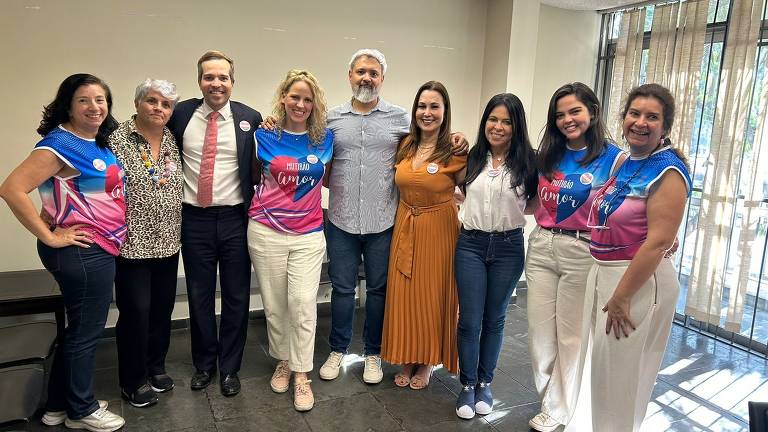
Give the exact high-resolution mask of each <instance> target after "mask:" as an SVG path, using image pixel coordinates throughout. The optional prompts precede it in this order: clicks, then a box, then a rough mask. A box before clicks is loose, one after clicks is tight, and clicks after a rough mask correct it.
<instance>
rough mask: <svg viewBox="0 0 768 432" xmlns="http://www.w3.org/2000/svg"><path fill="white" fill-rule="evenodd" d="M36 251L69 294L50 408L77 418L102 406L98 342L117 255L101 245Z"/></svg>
mask: <svg viewBox="0 0 768 432" xmlns="http://www.w3.org/2000/svg"><path fill="white" fill-rule="evenodd" d="M37 252H38V254H39V255H40V260H41V261H42V262H43V265H44V266H45V268H46V270H48V271H49V272H51V274H52V275H53V277H54V279H56V282H57V283H58V284H59V289H60V290H61V294H62V296H63V297H64V308H65V310H66V313H67V328H66V330H65V331H64V334H63V335H59V344H58V346H57V348H56V354H55V357H54V360H53V368H52V370H51V377H50V380H49V382H48V403H47V406H46V408H47V409H48V410H49V411H64V410H66V411H67V416H68V417H69V418H70V419H73V420H78V419H81V418H83V417H86V416H88V415H90V414H92V413H93V412H94V411H96V410H97V409H98V408H99V404H98V402H97V401H96V398H95V397H94V395H93V370H94V361H95V354H96V344H97V343H98V342H99V338H100V337H101V334H102V331H103V330H104V324H105V323H106V322H107V312H109V304H110V303H111V302H112V282H113V281H114V279H115V257H114V256H112V255H110V254H108V253H107V252H105V251H104V249H102V248H100V247H99V246H97V245H96V244H93V245H91V247H90V248H81V247H79V246H68V247H64V248H60V249H56V248H51V247H48V246H46V245H45V244H44V243H42V242H40V241H38V242H37Z"/></svg>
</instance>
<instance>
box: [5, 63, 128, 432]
mask: <svg viewBox="0 0 768 432" xmlns="http://www.w3.org/2000/svg"><path fill="white" fill-rule="evenodd" d="M116 127H117V121H116V120H115V119H114V117H112V93H111V91H110V90H109V86H108V85H107V84H106V83H105V82H104V81H103V80H101V79H99V78H98V77H95V76H93V75H91V74H84V73H79V74H74V75H70V76H69V77H67V78H66V79H64V81H63V82H62V83H61V85H59V90H58V92H57V93H56V98H55V99H54V100H53V102H51V103H50V104H49V105H48V106H46V107H45V110H44V111H43V119H42V121H41V122H40V127H39V128H38V129H37V132H38V133H39V134H40V135H41V136H42V137H43V139H42V140H40V141H39V142H38V143H37V144H36V145H35V148H34V150H33V151H32V153H31V154H30V155H29V156H28V157H27V158H26V159H25V160H24V161H23V162H21V164H20V165H19V166H18V167H16V169H14V170H13V172H11V174H10V175H9V176H8V177H7V178H6V179H5V180H4V181H3V184H2V185H0V197H2V198H3V199H4V200H5V201H6V202H7V203H8V207H10V209H11V211H13V214H14V215H15V216H16V218H17V219H18V220H19V222H20V223H21V224H22V225H24V227H25V228H26V229H27V230H28V231H29V232H30V233H32V234H33V235H34V236H35V237H37V252H38V255H39V256H40V261H42V263H43V266H44V267H45V268H46V270H48V271H49V272H50V273H51V275H52V276H53V277H54V279H56V282H57V283H58V285H59V289H60V290H61V295H62V297H63V300H64V309H65V311H66V313H67V327H66V329H65V330H64V334H60V335H59V343H58V345H57V347H56V355H55V356H54V360H53V366H52V370H51V375H50V379H49V382H48V401H47V402H46V412H45V414H44V415H43V417H42V419H41V420H42V422H43V423H44V424H45V425H47V426H55V425H59V424H62V423H63V424H64V425H65V426H66V427H67V428H70V429H88V430H91V431H105V432H109V431H114V430H117V429H120V428H121V427H123V425H124V424H125V420H123V418H122V417H120V416H119V415H117V414H114V413H112V412H111V411H109V410H107V401H103V400H101V401H100V400H97V399H96V398H95V396H94V393H93V373H94V360H95V354H96V345H97V344H98V342H99V338H100V337H101V334H102V332H103V331H104V324H105V323H106V322H107V313H108V312H109V304H110V303H111V301H112V282H113V281H114V279H115V256H117V255H118V254H119V252H120V246H121V245H122V244H123V242H124V241H125V233H126V225H125V195H124V183H125V182H124V172H123V169H122V167H121V166H120V163H119V162H118V160H117V158H116V157H115V155H114V153H112V151H111V150H110V149H109V147H108V146H107V137H108V136H109V134H110V133H111V132H112V131H114V130H115V128H116ZM34 189H38V190H39V191H40V199H41V201H42V204H43V209H42V211H41V212H38V211H37V210H36V209H35V206H34V204H33V203H32V200H31V199H30V198H29V193H30V192H31V191H32V190H34Z"/></svg>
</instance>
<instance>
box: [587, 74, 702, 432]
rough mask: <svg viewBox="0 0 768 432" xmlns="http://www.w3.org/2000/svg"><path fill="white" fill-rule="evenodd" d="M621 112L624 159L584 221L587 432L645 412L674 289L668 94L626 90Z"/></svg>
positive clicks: (681, 194) (676, 218)
mask: <svg viewBox="0 0 768 432" xmlns="http://www.w3.org/2000/svg"><path fill="white" fill-rule="evenodd" d="M621 116H622V130H623V132H624V138H625V139H626V141H627V144H628V147H629V154H630V156H629V158H628V159H627V160H626V161H625V162H624V164H623V165H622V166H621V168H619V170H618V171H617V172H616V173H615V174H614V175H613V177H612V178H611V179H610V180H608V182H607V183H606V184H605V185H604V186H603V187H602V189H600V191H599V192H598V194H597V196H596V198H595V201H594V203H593V205H592V210H591V212H590V219H589V222H588V224H589V225H590V226H591V228H592V236H591V239H592V243H591V245H590V252H591V254H592V257H593V258H594V259H595V264H593V265H592V269H591V270H590V272H589V276H588V277H587V290H586V295H585V300H584V334H585V335H586V336H585V338H584V343H583V344H582V346H583V349H585V350H586V347H587V346H591V347H592V348H591V349H592V351H591V352H590V353H588V354H589V355H590V356H591V363H592V374H591V387H592V390H591V393H592V428H593V430H596V431H637V430H639V429H640V425H641V424H642V422H643V418H644V417H645V411H646V407H647V406H648V401H649V400H650V398H651V392H652V391H653V385H654V382H655V379H656V374H657V373H658V371H659V367H660V366H661V361H662V358H663V357H664V351H665V349H666V345H667V340H668V339H669V331H670V328H671V326H672V319H673V318H674V315H675V304H676V303H677V295H678V292H679V291H680V284H679V283H678V280H677V270H675V267H674V264H673V263H672V260H670V259H669V258H668V257H667V251H668V250H670V249H671V248H672V247H673V244H674V242H675V238H676V236H677V230H678V228H679V227H680V223H681V222H682V220H683V214H684V213H685V203H686V200H687V197H688V196H689V195H690V193H691V178H690V175H689V172H688V167H687V165H686V160H685V157H684V156H683V155H682V154H680V152H679V151H678V150H677V149H675V148H674V147H673V146H672V143H671V142H670V140H669V138H667V136H668V135H669V132H670V130H671V129H672V122H673V121H674V118H675V100H674V98H673V97H672V95H671V94H670V92H669V90H667V89H666V88H664V87H662V86H660V85H658V84H645V85H642V86H640V87H636V88H634V89H633V90H632V91H631V92H630V93H629V96H627V101H626V103H625V104H624V107H623V108H622V110H621ZM587 337H589V338H591V343H587V339H586V338H587ZM584 352H586V351H584Z"/></svg>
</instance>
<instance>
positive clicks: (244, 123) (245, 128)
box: [240, 120, 251, 132]
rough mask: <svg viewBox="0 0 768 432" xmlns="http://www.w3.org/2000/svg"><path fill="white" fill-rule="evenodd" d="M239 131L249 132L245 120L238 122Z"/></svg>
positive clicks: (248, 124)
mask: <svg viewBox="0 0 768 432" xmlns="http://www.w3.org/2000/svg"><path fill="white" fill-rule="evenodd" d="M240 130H241V131H243V132H248V131H249V130H251V124H250V123H248V122H247V121H245V120H243V121H241V122H240Z"/></svg>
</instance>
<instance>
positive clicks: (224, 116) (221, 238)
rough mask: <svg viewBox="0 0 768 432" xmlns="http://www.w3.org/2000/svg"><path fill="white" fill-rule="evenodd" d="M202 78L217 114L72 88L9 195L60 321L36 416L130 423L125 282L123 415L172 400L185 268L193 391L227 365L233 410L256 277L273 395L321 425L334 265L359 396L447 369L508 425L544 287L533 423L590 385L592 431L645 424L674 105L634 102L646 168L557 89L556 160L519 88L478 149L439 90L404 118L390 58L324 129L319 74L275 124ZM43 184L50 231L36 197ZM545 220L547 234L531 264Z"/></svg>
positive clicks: (588, 106) (635, 95)
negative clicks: (111, 372)
mask: <svg viewBox="0 0 768 432" xmlns="http://www.w3.org/2000/svg"><path fill="white" fill-rule="evenodd" d="M197 72H198V83H199V86H200V90H201V93H202V98H201V99H189V100H185V101H183V102H178V100H179V96H178V94H177V93H176V88H175V86H174V85H173V84H172V83H170V82H168V81H164V80H154V79H147V80H146V81H144V82H143V83H141V84H140V85H139V86H138V87H137V89H136V93H135V98H134V103H135V107H136V114H134V115H133V116H132V118H131V119H129V120H127V121H125V122H123V123H121V124H118V123H117V121H116V120H115V119H114V118H113V117H112V114H111V108H112V94H111V92H110V90H109V87H108V86H107V84H106V83H105V82H104V81H102V80H101V79H99V78H97V77H95V76H92V75H88V74H76V75H72V76H70V77H68V78H67V79H65V80H64V82H62V83H61V85H60V87H59V90H58V93H57V95H56V98H55V99H54V101H53V102H52V103H51V104H50V105H48V106H46V108H45V110H44V113H43V120H42V121H41V124H40V127H39V128H38V133H40V135H41V136H43V139H42V140H41V141H40V142H39V143H38V144H37V145H36V146H35V149H34V151H33V152H32V153H31V154H30V156H29V157H28V158H27V159H26V160H24V161H23V162H22V163H21V164H20V165H19V166H18V167H17V168H16V169H15V170H14V171H13V172H12V173H11V174H10V175H9V176H8V178H6V180H5V181H4V182H3V184H2V186H0V196H2V197H3V198H4V199H5V200H6V202H7V203H8V205H9V207H10V208H11V210H12V211H13V213H14V214H15V215H16V217H17V218H18V219H19V221H20V222H21V223H22V224H23V225H24V226H25V227H26V228H27V229H28V230H29V231H30V232H31V233H32V234H34V235H35V236H36V237H37V238H38V251H39V255H40V258H41V260H42V262H43V265H44V266H45V268H46V269H47V270H48V271H50V272H51V274H52V275H53V276H54V278H55V279H56V281H57V282H58V284H59V287H60V289H61V292H62V295H63V297H64V302H65V308H66V314H67V326H66V330H65V332H64V334H63V335H60V342H59V344H58V346H57V351H56V356H55V360H54V366H53V370H52V372H51V379H50V384H49V397H48V401H47V406H46V412H45V414H44V416H43V418H42V422H43V423H45V424H46V425H56V424H61V423H63V424H64V425H65V426H67V427H69V428H80V429H87V430H91V431H113V430H117V429H119V428H121V427H122V426H123V425H124V420H123V419H122V418H121V417H120V416H118V415H117V414H114V413H112V412H111V411H109V410H108V407H107V403H106V401H100V400H97V399H96V398H95V396H94V393H93V370H94V354H95V349H96V344H97V341H98V339H99V337H100V335H101V331H102V330H103V328H104V324H105V322H106V318H107V312H108V309H109V304H110V302H111V297H112V286H113V283H114V287H115V300H116V303H117V307H118V309H119V318H118V321H117V326H116V336H117V345H118V360H119V383H120V387H121V391H122V396H123V398H124V399H125V400H127V401H128V402H129V403H130V404H131V405H133V406H136V407H144V406H149V405H152V404H154V403H155V402H157V400H158V394H159V393H163V392H166V391H169V390H171V389H173V387H174V381H173V379H172V378H171V377H170V376H168V374H167V373H166V370H165V356H166V353H167V351H168V346H169V338H170V319H171V313H172V311H173V307H174V298H175V295H176V270H177V267H178V261H179V252H180V251H181V254H182V256H183V265H184V271H185V276H186V289H187V295H188V301H189V316H190V336H191V350H192V359H193V364H194V367H195V372H194V374H193V376H192V377H191V380H190V387H191V388H192V389H193V390H201V389H204V388H206V387H207V386H208V385H209V384H210V383H211V382H212V380H213V379H214V377H215V375H216V372H217V371H218V373H219V386H220V390H221V393H222V394H223V395H225V396H234V395H236V394H237V393H238V392H239V390H240V381H239V377H238V371H239V369H240V364H241V361H242V355H243V350H244V345H245V339H246V329H247V322H248V310H249V299H250V270H251V267H253V269H254V270H255V274H256V278H257V280H258V284H259V289H260V293H261V298H262V302H263V306H264V312H265V316H266V320H267V332H268V336H269V353H270V355H271V356H272V357H273V358H274V359H275V360H276V366H275V371H274V373H273V375H272V378H271V380H270V387H271V389H272V391H274V392H277V393H282V392H286V391H288V390H289V389H290V388H291V383H292V384H293V399H294V407H295V408H296V409H297V410H299V411H307V410H310V409H312V407H313V406H314V395H313V392H312V388H311V385H310V383H311V380H310V379H309V373H310V372H311V371H312V370H313V369H314V365H313V357H314V346H315V331H316V322H317V307H316V298H317V290H318V285H319V281H320V271H321V265H322V262H323V259H324V256H325V254H326V252H327V256H328V259H329V267H328V273H329V276H330V279H331V284H332V297H331V331H330V336H329V344H330V346H331V353H330V355H329V356H328V358H327V359H326V361H325V362H324V363H323V365H322V366H321V367H320V368H319V373H318V374H319V376H320V378H321V379H323V380H332V379H335V378H336V377H337V376H338V375H339V370H340V369H341V368H342V366H343V364H344V362H343V359H344V356H345V355H346V354H347V352H348V348H349V345H350V343H351V339H352V326H353V318H354V312H355V288H356V287H357V278H358V271H359V270H358V269H359V266H360V264H361V262H362V263H363V265H364V269H365V280H366V283H365V290H366V300H365V324H364V331H363V335H362V337H363V342H364V353H363V355H364V359H365V360H364V369H363V380H364V381H365V382H366V383H369V384H375V383H379V382H380V381H381V380H382V379H383V372H382V360H383V361H386V362H389V363H391V364H398V365H401V366H402V367H401V370H400V371H399V372H398V373H397V374H395V376H394V383H395V384H396V385H397V386H399V387H409V388H411V389H414V390H420V389H423V388H425V387H427V386H428V385H429V381H430V377H431V375H432V371H433V368H434V367H435V366H437V365H440V364H442V365H443V366H444V367H445V368H446V369H448V370H449V371H450V372H452V373H455V374H458V378H459V381H460V382H461V385H462V389H461V391H460V393H459V395H458V398H457V402H456V414H457V415H458V416H459V417H460V418H463V419H470V418H473V417H474V416H475V415H476V414H480V415H485V414H488V413H490V412H491V411H492V409H493V404H494V399H493V395H492V392H491V383H492V381H493V377H494V370H495V368H496V363H497V361H498V357H499V353H500V350H501V345H502V340H503V330H504V319H505V312H506V309H507V305H508V303H509V300H510V297H511V295H512V292H513V290H514V288H515V286H516V284H517V282H518V280H519V279H520V276H521V274H522V273H523V271H525V273H526V280H527V283H528V287H529V288H528V301H529V305H528V318H529V336H530V351H531V357H532V362H533V369H534V378H535V383H536V387H537V389H538V391H539V393H540V396H541V398H542V408H541V412H540V413H539V414H537V415H536V416H535V417H534V418H532V419H531V421H530V425H531V427H533V428H534V429H536V430H539V431H551V430H555V429H556V428H558V427H560V426H561V425H565V424H568V422H569V421H570V419H571V417H572V415H573V413H574V410H575V407H576V404H577V401H578V398H579V390H580V388H581V387H582V386H581V384H582V376H584V377H589V379H590V380H591V389H592V391H591V400H592V422H593V426H594V430H596V431H624V430H626V431H629V430H637V429H638V428H639V425H640V423H641V422H642V419H643V415H644V413H645V405H647V403H648V400H649V398H650V394H651V390H652V388H653V381H654V380H653V378H654V377H655V374H656V373H657V372H658V368H659V366H660V362H661V356H662V354H663V351H664V348H665V345H666V339H667V337H668V334H669V328H670V326H671V321H672V317H673V312H674V310H673V307H674V306H673V305H674V301H673V300H674V298H675V297H676V295H677V289H678V285H677V281H676V277H675V272H674V269H673V268H672V263H671V261H670V260H669V259H667V258H665V256H666V255H665V254H666V253H667V251H668V250H669V249H670V248H671V247H672V245H673V243H674V241H675V236H676V233H677V227H678V226H679V224H680V222H681V219H682V215H683V207H684V204H685V201H686V196H687V194H688V193H689V190H690V179H689V177H688V171H687V168H686V165H685V159H684V158H683V157H682V156H681V155H679V154H678V153H677V152H676V151H675V150H674V149H673V148H672V146H671V143H670V142H669V140H668V139H667V138H666V135H667V134H668V133H669V131H670V129H671V126H672V121H673V119H674V100H673V99H672V98H671V96H670V95H669V92H668V91H667V90H666V89H664V88H663V87H661V86H658V85H653V84H651V85H644V86H641V87H639V88H636V89H635V90H633V92H632V93H630V95H629V97H628V99H627V102H626V104H625V106H624V108H623V110H622V121H623V126H624V127H623V131H624V138H625V139H626V141H627V144H628V148H629V152H628V153H627V152H624V151H622V150H620V149H619V147H617V146H616V145H615V144H613V143H612V142H611V141H610V139H609V138H608V137H607V136H606V133H605V127H604V124H603V120H602V118H601V111H600V105H599V102H598V100H597V98H596V97H595V95H594V93H593V92H592V91H591V90H590V89H589V88H588V87H587V86H585V85H583V84H580V83H574V84H567V85H565V86H563V87H561V88H560V89H558V90H557V92H555V94H554V95H553V97H552V100H551V103H550V106H549V112H548V116H547V125H546V129H545V133H544V138H543V140H542V142H541V145H540V146H539V150H538V153H537V152H536V151H535V150H534V149H533V147H532V145H531V143H530V140H529V138H528V134H527V123H526V115H525V111H524V109H523V105H522V103H521V101H520V99H518V98H517V97H516V96H515V95H513V94H511V93H502V94H498V95H495V96H494V97H492V98H491V99H490V100H489V101H488V103H487V105H486V107H485V109H484V111H483V114H482V118H481V120H480V126H479V130H478V134H477V139H476V141H475V143H474V145H473V146H472V147H471V149H470V150H469V152H468V154H467V148H468V143H467V140H466V139H465V137H464V135H463V134H461V133H453V131H452V130H451V103H450V98H449V96H448V91H447V89H446V88H445V86H444V85H443V84H441V83H440V82H437V81H429V82H427V83H425V84H424V85H422V86H421V87H420V88H419V89H418V91H417V93H416V96H415V98H414V101H413V105H412V109H411V112H410V114H409V113H408V112H407V111H406V110H404V109H403V108H400V107H398V106H396V105H392V104H390V103H388V102H387V101H385V100H383V99H382V98H381V97H380V95H379V91H380V89H381V86H382V84H383V81H384V78H385V76H386V72H387V62H386V60H385V58H384V55H383V54H382V53H381V52H379V51H377V50H373V49H362V50H359V51H358V52H356V53H355V54H354V55H353V56H352V58H351V60H350V62H349V74H348V76H349V82H350V85H351V88H352V97H351V99H350V101H349V102H347V103H345V104H343V105H341V106H338V107H335V108H332V109H330V110H328V109H327V107H326V101H325V96H324V93H323V91H322V89H321V87H320V85H319V83H318V81H317V79H316V78H315V77H314V76H313V75H312V74H311V73H310V72H308V71H306V70H291V71H289V72H288V74H287V75H286V77H285V78H284V79H283V80H282V82H281V83H280V84H279V86H278V89H277V92H276V95H275V100H274V103H273V112H272V115H271V116H268V117H267V118H266V119H264V120H263V119H262V116H261V114H260V113H259V112H257V111H255V110H253V109H252V108H250V107H248V106H246V105H244V104H241V103H238V102H235V101H232V100H230V96H231V92H232V88H233V85H234V62H233V61H232V59H230V58H229V57H227V56H226V55H225V54H223V53H221V52H219V51H209V52H206V53H205V54H204V55H203V56H202V57H201V58H200V59H199V61H198V63H197ZM649 162H651V163H649ZM322 186H326V187H328V188H329V190H330V196H329V197H330V201H329V206H328V213H327V220H325V221H324V217H323V209H322V207H321V187H322ZM35 188H37V189H39V191H40V195H41V200H42V203H43V209H42V211H41V212H38V211H36V209H35V208H34V205H33V203H32V201H31V200H30V198H29V196H28V195H29V193H30V192H31V191H32V190H34V189H35ZM457 188H458V189H459V190H460V191H461V193H460V194H457V193H456V192H455V191H456V189H457ZM457 203H459V204H460V205H459V206H457ZM526 214H533V215H534V216H535V219H536V222H537V227H536V229H535V230H534V232H533V233H532V234H531V236H530V241H529V245H528V251H527V258H526V252H525V250H524V241H523V227H524V225H525V215H526ZM217 274H218V275H219V285H220V288H221V317H220V323H219V325H218V328H217V324H216V315H215V305H216V289H217ZM588 359H591V361H588ZM590 363H591V369H592V370H593V371H594V372H593V373H591V374H590V373H589V371H585V367H584V365H585V364H590ZM617 366H618V367H617ZM619 389H621V390H619ZM581 396H582V397H588V396H589V395H583V394H582V395H581Z"/></svg>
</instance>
